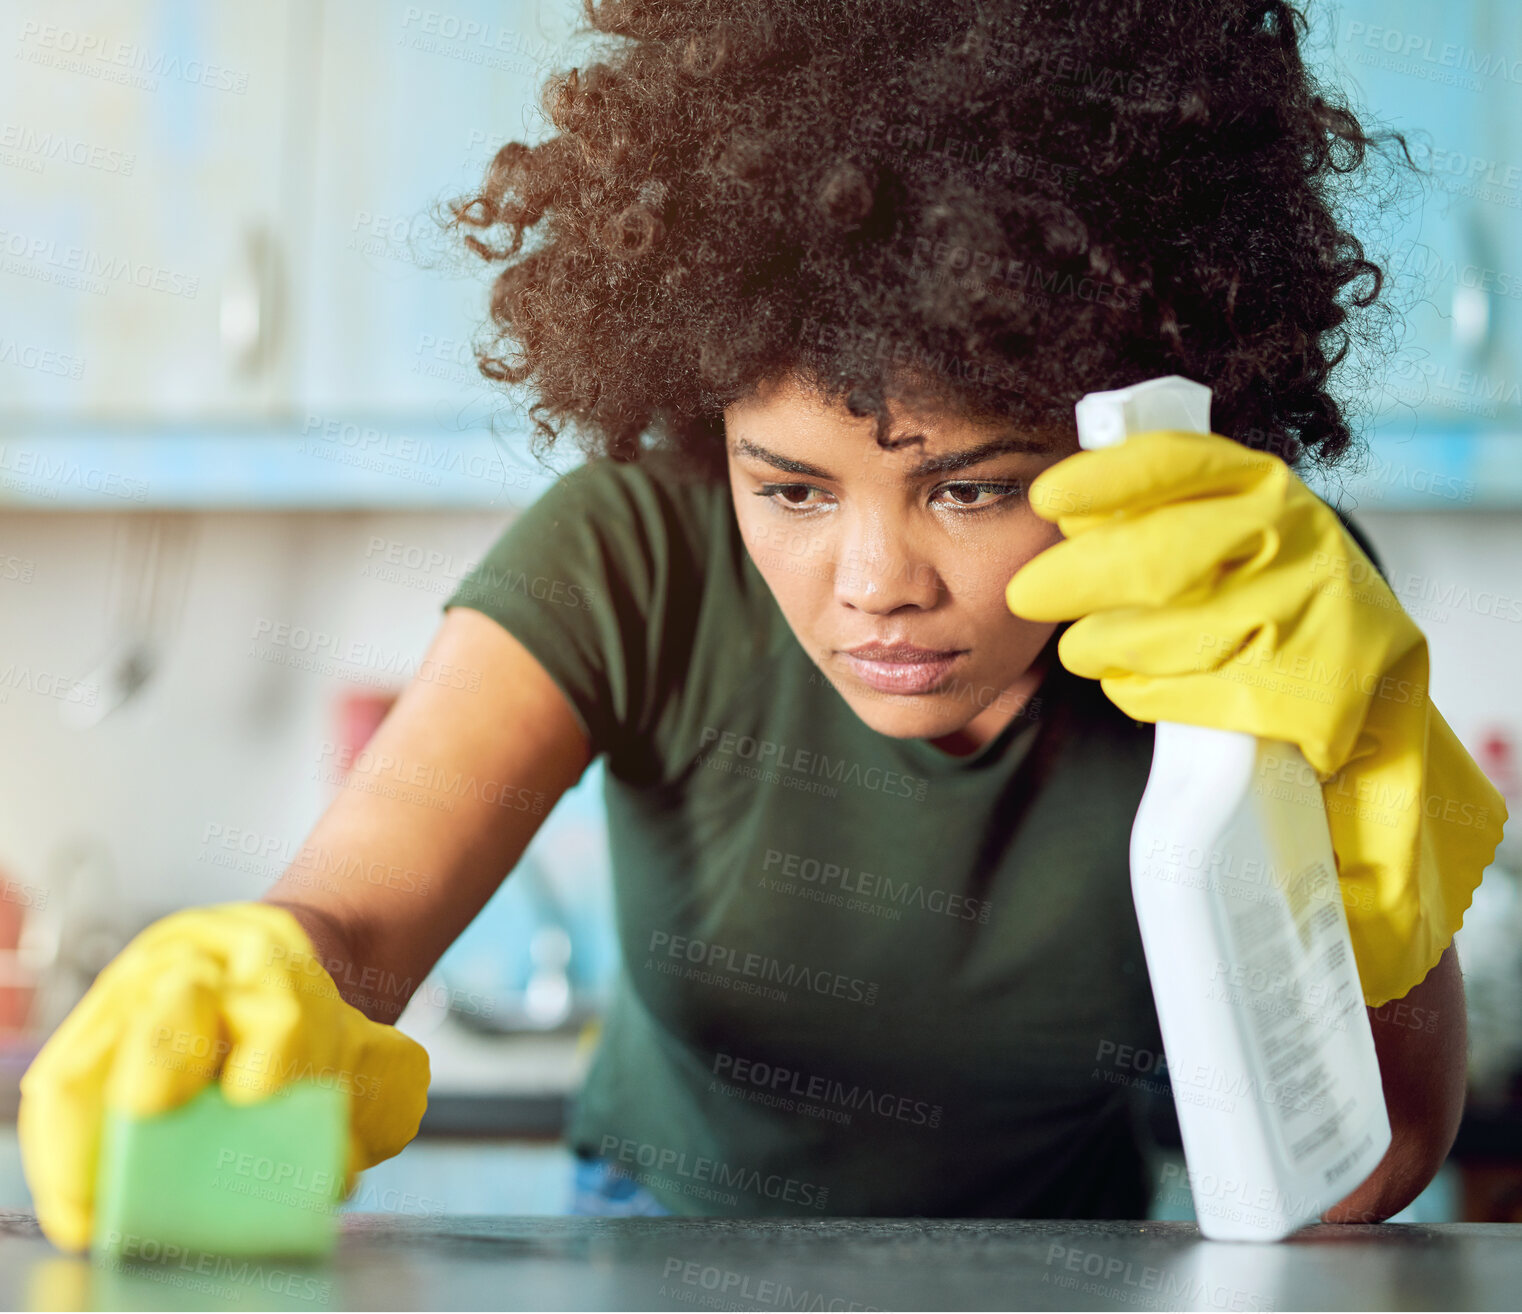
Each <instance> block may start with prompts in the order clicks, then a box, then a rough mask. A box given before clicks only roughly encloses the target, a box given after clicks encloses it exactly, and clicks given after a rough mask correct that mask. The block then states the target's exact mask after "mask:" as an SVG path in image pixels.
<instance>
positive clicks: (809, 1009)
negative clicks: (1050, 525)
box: [444, 456, 1162, 1218]
mask: <svg viewBox="0 0 1522 1314" xmlns="http://www.w3.org/2000/svg"><path fill="white" fill-rule="evenodd" d="M444 605H445V607H446V608H447V607H451V606H468V607H472V608H474V609H476V610H478V611H481V612H483V613H485V614H486V615H488V616H491V617H493V618H494V619H496V620H497V621H498V622H499V623H500V624H502V625H503V626H504V627H505V628H506V629H507V630H508V631H509V632H511V633H512V634H513V635H514V636H515V637H516V638H517V639H518V640H519V641H520V642H521V643H522V644H523V645H524V646H525V647H526V648H527V649H528V650H529V651H530V652H531V653H533V654H534V656H535V657H536V658H537V659H538V661H539V662H540V663H541V664H542V665H543V666H544V669H545V670H546V671H547V672H548V673H549V674H550V676H551V677H552V678H553V679H554V681H555V682H556V684H557V685H558V686H559V687H560V689H561V690H562V691H563V692H564V693H565V696H566V698H567V699H568V700H569V702H570V705H571V707H572V708H573V709H574V710H575V712H576V715H577V717H578V718H579V720H580V722H581V724H582V726H583V728H584V729H585V731H586V733H587V735H588V737H589V739H590V741H591V743H592V745H593V751H594V753H601V754H606V773H605V794H606V802H607V810H608V825H609V838H610V845H611V852H612V865H613V881H614V900H615V908H616V916H617V922H618V936H619V941H620V945H621V949H622V957H623V966H622V971H621V975H620V978H619V980H618V982H617V987H616V991H615V997H614V1001H613V1003H612V1004H611V1006H610V1008H609V1011H608V1014H607V1016H606V1018H605V1019H604V1023H603V1028H602V1034H601V1037H600V1040H599V1043H598V1048H597V1051H596V1054H595V1055H594V1058H593V1061H592V1065H591V1069H590V1071H589V1073H588V1076H587V1080H586V1083H585V1086H584V1089H583V1090H582V1092H581V1093H580V1096H579V1098H578V1101H577V1103H576V1106H575V1110H574V1113H573V1116H572V1120H571V1125H570V1127H569V1129H568V1137H569V1140H570V1143H571V1145H572V1147H573V1148H574V1149H575V1150H576V1152H577V1153H579V1154H582V1155H597V1156H600V1157H603V1158H606V1159H608V1160H610V1161H611V1162H613V1163H615V1164H617V1165H619V1166H620V1167H622V1168H623V1169H624V1170H625V1171H627V1172H629V1173H630V1174H631V1175H632V1176H634V1177H635V1178H636V1179H637V1180H638V1181H640V1182H641V1183H642V1184H643V1185H645V1186H646V1188H647V1189H648V1190H649V1191H650V1192H651V1193H652V1194H653V1195H654V1196H655V1197H656V1198H657V1199H658V1200H659V1201H660V1202H661V1203H662V1204H664V1205H665V1206H666V1207H667V1208H668V1209H670V1210H671V1211H672V1212H674V1213H677V1214H709V1215H736V1216H739V1215H757V1214H783V1215H798V1216H805V1217H808V1216H816V1217H817V1216H819V1215H820V1214H835V1215H900V1216H902V1215H924V1216H985V1217H986V1216H994V1217H1054V1218H1056V1217H1098V1218H1104V1217H1111V1218H1125V1217H1130V1218H1139V1217H1145V1216H1146V1212H1147V1206H1148V1188H1147V1185H1146V1178H1145V1172H1144V1167H1143V1163H1142V1158H1141V1154H1140V1151H1139V1148H1138V1143H1137V1139H1136V1135H1135V1126H1136V1118H1135V1113H1136V1103H1135V1099H1134V1098H1133V1097H1134V1096H1135V1095H1136V1093H1137V1088H1138V1085H1139V1084H1141V1085H1145V1084H1147V1083H1146V1082H1145V1081H1144V1080H1142V1079H1141V1078H1143V1077H1144V1076H1145V1074H1147V1073H1148V1072H1155V1068H1156V1058H1157V1056H1158V1055H1159V1054H1160V1053H1161V1048H1162V1047H1161V1040H1160V1037H1159V1033H1158V1029H1157V1019H1156V1014H1155V1012H1154V1009H1153V1004H1152V995H1151V990H1150V987H1149V982H1148V977H1147V971H1146V963H1145V959H1144V957H1143V952H1142V947H1141V940H1140V936H1139V933H1138V931H1137V926H1136V920H1135V914H1134V912H1133V909H1132V903H1131V894H1130V880H1129V867H1128V858H1127V850H1128V838H1129V834H1130V828H1131V822H1132V818H1133V816H1134V814H1135V811H1136V806H1137V803H1138V802H1139V801H1140V798H1141V794H1142V790H1143V788H1144V787H1145V784H1146V777H1147V772H1148V768H1149V766H1150V763H1151V753H1152V727H1151V726H1150V725H1141V724H1138V723H1137V722H1134V721H1132V720H1130V718H1128V717H1126V716H1125V715H1124V714H1123V713H1121V712H1120V711H1118V710H1117V709H1116V708H1115V707H1114V706H1113V705H1112V704H1111V703H1110V702H1109V701H1108V700H1107V699H1106V698H1105V697H1104V695H1103V694H1102V692H1101V691H1100V689H1099V687H1098V685H1097V684H1094V683H1093V682H1090V681H1086V680H1080V679H1078V678H1077V677H1074V676H1072V675H1071V674H1069V673H1068V672H1067V671H1065V670H1064V669H1063V668H1062V666H1061V665H1060V664H1059V663H1058V662H1056V660H1055V659H1054V656H1053V648H1054V644H1052V645H1049V646H1048V649H1047V652H1046V653H1045V654H1044V657H1045V659H1046V661H1047V671H1046V674H1045V676H1044V677H1043V682H1042V684H1041V686H1040V688H1039V690H1038V692H1037V694H1036V696H1035V697H1034V698H1033V700H1032V702H1031V703H1030V705H1029V707H1028V709H1027V711H1026V712H1023V713H1022V714H1021V715H1020V716H1017V717H1016V718H1014V720H1012V721H1011V722H1010V724H1009V725H1008V726H1007V727H1006V728H1005V729H1004V731H1002V732H1001V733H1000V734H999V735H998V736H997V737H995V738H994V739H992V740H990V741H989V742H988V743H986V744H984V745H983V746H982V747H981V748H980V749H979V750H978V751H977V752H975V753H973V754H971V755H969V756H963V757H955V756H951V755H949V754H947V753H945V752H943V751H942V750H940V749H938V748H936V747H935V746H934V745H933V744H931V743H930V742H929V741H927V740H923V739H895V738H892V737H890V736H887V735H884V734H881V733H879V732H877V731H875V730H873V729H871V728H870V727H869V726H867V725H866V723H865V722H863V721H862V720H861V719H860V718H859V717H858V716H857V715H856V714H855V713H854V712H853V711H852V710H851V708H850V707H849V705H848V704H847V703H846V702H845V701H844V700H843V699H842V698H841V696H840V695H839V694H838V693H837V692H836V691H835V689H834V687H833V686H832V685H831V684H830V683H829V682H828V680H826V679H825V678H824V677H823V675H822V674H821V673H820V672H819V671H818V669H817V668H816V666H815V665H814V663H813V662H812V661H811V660H810V659H809V657H808V655H807V654H806V653H805V652H804V650H803V648H802V647H801V646H800V645H799V643H798V641H797V639H796V638H795V637H794V635H793V633H792V631H791V630H790V629H789V627H788V625H787V622H786V620H785V619H784V618H783V616H782V614H781V612H780V610H779V609H778V607H777V604H776V601H775V600H774V598H773V597H772V595H771V592H770V590H769V589H768V588H767V586H766V583H765V581H764V580H763V579H762V577H761V575H760V573H759V572H758V571H757V569H756V567H755V564H754V563H753V562H752V561H751V559H750V557H749V555H748V553H747V552H746V550H745V547H744V544H743V542H742V540H741V538H740V535H739V530H738V527H737V525H736V522H735V516H734V508H733V506H732V505H731V494H730V491H729V488H728V485H727V484H723V483H711V482H704V481H701V480H697V479H693V478H689V477H686V476H683V475H681V474H680V473H679V472H678V471H676V470H675V468H674V467H672V466H671V465H670V464H669V462H667V461H666V460H665V459H664V458H662V457H659V456H651V457H648V458H646V459H643V460H641V461H640V462H639V463H637V464H619V463H614V462H609V461H593V462H591V463H589V464H587V465H584V466H581V467H579V468H577V469H575V470H573V471H571V472H570V473H569V474H567V475H564V476H562V477H561V478H560V479H559V480H558V481H557V482H556V483H555V484H554V485H553V486H551V488H550V489H549V490H547V491H546V492H545V493H544V494H543V496H542V497H541V498H540V499H539V500H538V501H537V502H535V503H534V504H533V505H531V506H530V507H529V508H528V509H527V510H525V511H524V512H523V513H522V514H521V515H520V516H518V517H517V518H516V519H515V520H514V521H513V522H512V524H511V525H510V526H509V527H508V528H507V529H506V531H505V532H504V533H503V534H502V535H501V536H500V538H499V539H498V540H497V542H496V543H495V544H494V546H493V547H492V548H491V550H490V552H489V553H488V555H487V556H486V557H485V558H484V559H483V560H482V561H481V562H480V563H479V565H478V566H476V567H475V569H473V570H472V571H471V572H470V573H469V575H467V577H466V578H465V579H464V580H463V581H462V582H461V584H460V587H459V588H458V590H457V591H456V592H455V593H454V595H453V596H452V597H451V598H450V599H449V600H448V601H447V602H446V603H445V604H444ZM512 732H513V729H512V727H511V726H507V725H505V726H503V727H502V733H503V734H511V733H512Z"/></svg>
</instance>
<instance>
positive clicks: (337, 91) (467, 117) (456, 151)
mask: <svg viewBox="0 0 1522 1314" xmlns="http://www.w3.org/2000/svg"><path fill="white" fill-rule="evenodd" d="M578 17H579V6H578V5H577V4H575V3H574V0H565V2H564V3H550V0H508V2H507V3H504V2H503V0H461V2H460V3H455V4H452V5H450V6H449V7H448V8H445V9H433V8H431V7H429V6H420V5H416V4H407V3H403V0H327V2H326V3H325V5H324V7H323V17H322V37H321V75H320V79H319V81H320V99H319V104H318V107H317V112H316V117H315V120H314V124H313V132H314V134H315V139H316V151H317V162H316V170H315V174H314V204H313V210H312V227H311V232H310V238H309V241H308V242H307V244H306V248H305V251H304V255H305V257H306V267H305V269H304V271H303V274H302V277H301V278H300V280H299V281H300V286H301V295H302V298H303V303H302V304H303V315H302V318H303V324H304V327H305V329H306V333H307V338H306V342H305V347H304V350H303V352H302V371H301V376H300V379H299V381H298V384H297V393H298V396H299V398H300V401H301V403H302V406H303V409H304V411H305V412H306V413H307V414H308V415H310V414H311V413H314V412H315V413H317V414H319V415H329V416H330V415H334V414H340V415H347V414H352V413H354V412H369V413H375V412H380V413H383V414H386V415H388V416H392V417H397V418H399V417H402V416H407V415H413V416H418V417H419V418H425V417H426V418H428V419H430V420H432V421H434V422H436V423H441V424H445V425H448V424H451V423H461V422H463V423H467V424H468V423H469V422H470V420H471V419H472V418H473V417H474V418H477V419H479V418H481V417H482V416H484V415H486V414H487V413H489V412H490V411H491V410H492V409H493V408H494V405H497V406H499V405H500V404H501V394H500V391H494V390H493V389H491V388H488V387H487V385H486V384H485V381H484V380H482V379H481V377H480V375H479V373H478V371H477V369H476V365H475V361H474V359H473V357H472V353H471V342H472V337H473V335H474V333H475V332H476V330H478V329H480V328H482V327H483V326H484V325H485V323H486V318H487V298H488V283H489V275H490V271H489V270H488V268H487V267H486V266H485V265H484V264H483V262H481V261H480V260H479V259H477V258H476V257H475V256H472V255H470V254H469V253H468V252H466V251H465V249H464V247H463V245H462V244H461V243H460V242H459V240H458V237H456V236H451V235H450V234H448V233H446V232H445V231H444V230H442V229H441V227H440V225H439V224H438V222H436V215H437V214H438V213H439V212H440V211H442V208H443V203H444V202H447V201H448V200H449V199H451V198H453V197H457V196H467V195H470V194H472V193H473V189H475V188H476V187H478V186H479V184H480V182H481V179H482V175H483V173H484V171H485V168H486V165H487V164H488V163H489V162H490V160H491V158H492V156H493V154H494V153H495V152H496V150H497V148H498V147H499V146H501V145H502V143H504V142H506V141H508V140H510V139H512V138H518V139H520V140H530V141H533V140H538V139H540V138H541V137H542V136H544V135H546V131H547V129H545V128H544V127H542V126H541V124H540V121H539V115H538V112H537V109H536V105H537V101H538V96H539V90H540V87H541V84H542V83H543V81H544V80H545V78H546V77H547V76H548V74H549V73H550V71H551V70H552V68H553V67H554V66H556V65H557V64H558V63H559V61H560V60H561V58H562V57H563V55H564V53H565V51H566V49H567V46H566V42H565V37H566V34H567V33H568V32H569V31H570V30H571V29H572V27H573V26H574V23H575V20H576V19H577V18H578ZM569 66H570V65H566V67H569Z"/></svg>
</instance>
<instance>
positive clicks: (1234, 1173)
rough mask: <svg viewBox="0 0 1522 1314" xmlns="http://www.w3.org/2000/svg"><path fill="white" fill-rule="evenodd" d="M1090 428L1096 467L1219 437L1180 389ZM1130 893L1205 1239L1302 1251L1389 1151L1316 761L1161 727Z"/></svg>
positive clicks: (1115, 404) (1147, 394) (1219, 733)
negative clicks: (1100, 450) (1101, 459)
mask: <svg viewBox="0 0 1522 1314" xmlns="http://www.w3.org/2000/svg"><path fill="white" fill-rule="evenodd" d="M1075 409H1076V411H1077V420H1078V441H1079V444H1080V445H1081V446H1082V447H1085V448H1097V447H1108V446H1110V445H1111V444H1113V443H1118V442H1122V441H1124V440H1125V439H1126V438H1127V437H1128V436H1129V435H1131V434H1133V433H1141V432H1145V431H1146V430H1149V429H1180V430H1186V431H1188V432H1191V433H1207V432H1209V431H1210V389H1209V388H1207V387H1205V386H1203V385H1202V384H1198V383H1194V382H1192V381H1191V380H1189V379H1185V378H1182V377H1180V376H1179V375H1176V374H1171V375H1168V376H1166V377H1164V378H1158V379H1150V380H1148V381H1147V382H1145V383H1139V384H1136V385H1134V386H1132V387H1129V388H1118V389H1115V390H1113V391H1110V392H1091V393H1089V394H1088V395H1087V396H1085V397H1084V398H1083V399H1082V400H1081V401H1079V403H1078V405H1077V407H1076V408H1075ZM1131 891H1132V896H1133V897H1134V899H1135V901H1136V920H1137V925H1138V926H1139V928H1140V930H1141V937H1142V945H1143V948H1144V950H1145V952H1146V958H1147V973H1148V975H1149V976H1150V977H1151V981H1152V993H1153V998H1154V1000H1155V1002H1156V1005H1157V1015H1158V1024H1159V1026H1160V1028H1161V1031H1162V1037H1163V1048H1164V1050H1165V1051H1166V1055H1167V1067H1168V1073H1169V1076H1170V1078H1171V1080H1172V1083H1173V1098H1174V1105H1175V1107H1176V1108H1177V1110H1178V1121H1179V1130H1180V1133H1181V1135H1182V1137H1183V1142H1184V1156H1185V1159H1186V1160H1187V1163H1188V1176H1189V1186H1190V1191H1191V1193H1192V1195H1193V1198H1194V1210H1195V1217H1196V1219H1197V1220H1198V1222H1199V1228H1200V1233H1201V1235H1203V1236H1206V1237H1210V1238H1212V1239H1215V1240H1227V1241H1274V1240H1278V1239H1280V1238H1281V1237H1285V1236H1288V1235H1289V1234H1290V1233H1291V1232H1293V1231H1294V1230H1295V1229H1296V1228H1298V1227H1301V1226H1302V1225H1304V1224H1306V1223H1308V1222H1314V1221H1316V1219H1317V1218H1318V1217H1319V1216H1320V1214H1321V1213H1322V1212H1323V1211H1324V1210H1325V1209H1327V1208H1329V1207H1330V1206H1331V1205H1333V1204H1336V1203H1337V1201H1339V1200H1341V1199H1342V1198H1343V1197H1345V1196H1347V1195H1348V1194H1349V1193H1350V1192H1352V1191H1353V1190H1354V1189H1356V1188H1357V1187H1358V1186H1359V1185H1360V1184H1361V1183H1362V1182H1363V1180H1364V1179H1365V1178H1366V1177H1368V1175H1369V1174H1370V1173H1371V1172H1372V1171H1373V1170H1374V1168H1375V1167H1376V1166H1377V1165H1378V1163H1379V1161H1380V1159H1382V1158H1383V1157H1384V1153H1385V1151H1386V1149H1387V1148H1388V1147H1389V1145H1390V1123H1389V1118H1388V1116H1387V1114H1386V1110H1385V1101H1384V1092H1383V1088H1382V1086H1381V1084H1380V1076H1379V1062H1378V1058H1377V1056H1376V1055H1375V1051H1374V1036H1373V1033H1372V1032H1371V1031H1370V1029H1369V1019H1368V1016H1367V1014H1366V1013H1365V1011H1364V1002H1363V991H1362V988H1361V986H1360V984H1359V979H1358V968H1357V964H1356V963H1355V962H1354V959H1353V945H1352V941H1351V940H1350V938H1349V936H1348V924H1347V916H1346V914H1345V912H1344V910H1343V906H1342V893H1341V889H1340V887H1339V885H1338V880H1337V866H1336V862H1335V861H1334V859H1333V856H1332V841H1331V834H1330V832H1329V830H1328V827H1327V819H1326V807H1325V804H1324V802H1323V800H1322V796H1321V788H1320V783H1319V781H1318V779H1317V776H1316V773H1315V771H1314V770H1313V769H1312V768H1311V766H1310V764H1309V763H1308V762H1307V761H1306V760H1305V757H1304V755H1303V754H1302V753H1301V752H1300V750H1299V748H1298V747H1297V746H1296V745H1294V744H1291V743H1286V742H1283V741H1279V740H1268V739H1257V738H1255V737H1254V736H1252V735H1248V734H1241V733H1238V732H1236V731H1229V730H1217V729H1214V728H1213V727H1207V726H1196V725H1182V724H1176V723H1173V722H1166V721H1160V722H1158V724H1157V732H1156V741H1155V744H1154V747H1153V753H1152V771H1151V774H1150V775H1149V776H1148V778H1147V788H1146V791H1145V792H1144V793H1143V795H1142V800H1141V805H1140V806H1139V807H1138V809H1137V812H1136V821H1135V824H1134V825H1133V827H1132V830H1131Z"/></svg>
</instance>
